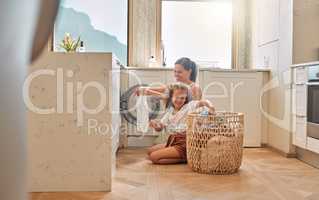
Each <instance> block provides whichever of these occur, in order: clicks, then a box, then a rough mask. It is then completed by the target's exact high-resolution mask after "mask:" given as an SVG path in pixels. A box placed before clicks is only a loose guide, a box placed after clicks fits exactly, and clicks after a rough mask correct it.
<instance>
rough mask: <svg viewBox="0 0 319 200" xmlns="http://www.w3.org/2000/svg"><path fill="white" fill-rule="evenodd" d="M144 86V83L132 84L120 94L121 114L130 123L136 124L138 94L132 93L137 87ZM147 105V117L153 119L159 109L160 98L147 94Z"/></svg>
mask: <svg viewBox="0 0 319 200" xmlns="http://www.w3.org/2000/svg"><path fill="white" fill-rule="evenodd" d="M141 86H143V87H145V86H147V85H146V84H141V85H134V86H133V87H131V88H129V89H128V90H127V91H126V92H125V93H123V94H122V96H121V103H120V107H121V115H122V116H123V117H124V119H126V121H128V122H129V123H131V124H134V125H136V102H137V99H138V96H136V95H135V94H134V93H135V91H136V89H137V88H138V87H141ZM147 105H148V107H149V108H150V112H149V119H155V118H156V117H157V116H158V115H159V112H160V110H161V107H162V106H161V100H160V98H159V97H152V96H149V97H148V98H147Z"/></svg>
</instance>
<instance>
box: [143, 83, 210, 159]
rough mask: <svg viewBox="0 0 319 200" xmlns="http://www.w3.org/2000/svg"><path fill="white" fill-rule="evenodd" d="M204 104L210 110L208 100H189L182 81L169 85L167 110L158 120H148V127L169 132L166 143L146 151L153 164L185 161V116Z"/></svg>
mask: <svg viewBox="0 0 319 200" xmlns="http://www.w3.org/2000/svg"><path fill="white" fill-rule="evenodd" d="M203 106H206V107H208V108H209V110H210V112H214V110H215V109H214V107H213V106H212V105H211V103H210V102H209V101H206V100H200V101H191V97H190V91H189V87H188V86H187V85H185V84H183V83H174V84H172V85H170V87H169V95H168V99H167V102H166V108H167V112H166V113H165V115H164V116H163V118H162V119H161V120H160V121H156V120H152V121H150V127H152V128H154V129H155V130H156V131H161V130H163V129H164V130H165V131H167V132H168V133H170V136H169V138H168V140H167V143H166V144H158V145H155V146H153V147H151V148H150V149H149V151H148V156H149V159H150V160H151V161H152V162H153V163H154V164H175V163H183V162H186V161H187V159H186V129H187V125H186V117H187V114H188V113H190V112H193V111H195V110H196V109H197V108H199V107H203Z"/></svg>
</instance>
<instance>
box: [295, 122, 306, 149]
mask: <svg viewBox="0 0 319 200" xmlns="http://www.w3.org/2000/svg"><path fill="white" fill-rule="evenodd" d="M293 126H294V127H293V131H292V133H293V138H292V141H293V144H294V145H296V146H298V147H301V148H304V149H305V148H306V147H307V118H306V117H298V116H293Z"/></svg>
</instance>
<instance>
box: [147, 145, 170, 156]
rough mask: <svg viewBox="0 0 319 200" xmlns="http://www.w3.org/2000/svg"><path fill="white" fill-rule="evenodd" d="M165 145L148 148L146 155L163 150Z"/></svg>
mask: <svg viewBox="0 0 319 200" xmlns="http://www.w3.org/2000/svg"><path fill="white" fill-rule="evenodd" d="M165 145H166V144H157V145H154V146H152V147H150V148H149V149H148V150H147V155H151V153H153V152H154V151H157V150H160V149H164V148H165Z"/></svg>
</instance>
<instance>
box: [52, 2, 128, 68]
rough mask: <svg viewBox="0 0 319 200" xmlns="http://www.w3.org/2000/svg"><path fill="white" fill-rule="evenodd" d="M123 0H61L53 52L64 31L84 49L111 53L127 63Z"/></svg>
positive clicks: (58, 45) (125, 13)
mask: <svg viewBox="0 0 319 200" xmlns="http://www.w3.org/2000/svg"><path fill="white" fill-rule="evenodd" d="M127 18H128V1H127V0H89V1H88V0H62V1H61V6H60V10H59V14H58V18H57V22H56V24H55V30H54V41H53V47H54V51H65V50H64V49H63V48H61V47H60V43H61V42H62V40H63V38H64V36H65V34H66V33H69V34H70V35H71V37H72V38H73V39H75V40H76V39H77V38H78V37H80V39H81V41H83V45H84V47H85V51H86V52H113V53H114V54H115V55H116V56H117V57H118V59H119V60H120V61H121V62H122V63H123V64H126V63H127V38H128V37H127V23H128V20H127Z"/></svg>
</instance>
